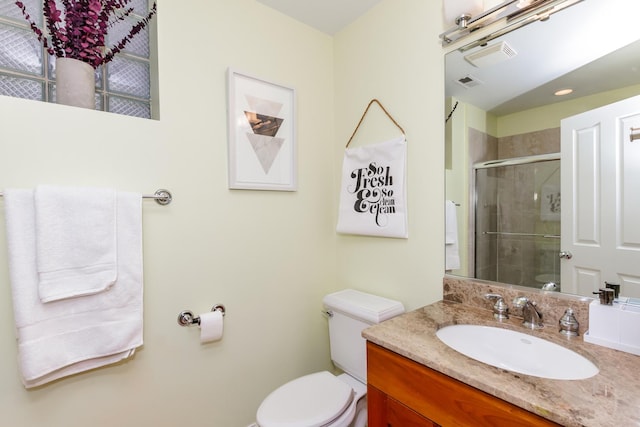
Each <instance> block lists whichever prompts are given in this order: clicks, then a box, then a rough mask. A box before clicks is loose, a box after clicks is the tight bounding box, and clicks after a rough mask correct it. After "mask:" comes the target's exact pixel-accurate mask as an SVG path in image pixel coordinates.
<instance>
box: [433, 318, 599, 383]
mask: <svg viewBox="0 0 640 427" xmlns="http://www.w3.org/2000/svg"><path fill="white" fill-rule="evenodd" d="M436 335H437V337H438V338H439V339H440V340H441V341H442V342H444V343H445V344H446V345H448V346H449V347H451V348H452V349H454V350H456V351H458V352H460V353H462V354H464V355H465V356H468V357H470V358H472V359H475V360H478V361H480V362H483V363H486V364H488V365H492V366H495V367H497V368H502V369H506V370H508V371H512V372H518V373H521V374H526V375H532V376H534V377H541V378H548V379H554V380H582V379H585V378H590V377H592V376H594V375H596V374H597V373H598V372H599V370H598V368H597V367H596V366H595V365H594V364H593V363H591V362H590V361H589V360H587V359H585V358H584V357H582V356H581V355H579V354H578V353H575V352H573V351H571V350H569V349H566V348H564V347H562V346H560V345H557V344H554V343H552V342H550V341H547V340H544V339H541V338H537V337H534V336H531V335H528V334H523V333H520V332H516V331H511V330H509V329H502V328H494V327H491V326H480V325H452V326H445V327H444V328H441V329H439V330H438V331H437V332H436Z"/></svg>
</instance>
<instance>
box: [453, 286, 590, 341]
mask: <svg viewBox="0 0 640 427" xmlns="http://www.w3.org/2000/svg"><path fill="white" fill-rule="evenodd" d="M442 290H443V299H444V300H445V301H454V302H459V303H462V304H467V305H471V306H474V307H478V308H482V309H486V310H492V307H493V304H494V301H491V300H488V299H486V298H485V297H484V296H485V295H486V294H489V293H495V294H500V295H502V297H503V298H504V301H505V302H506V303H507V305H508V306H509V316H512V317H520V318H522V310H520V309H517V308H514V307H513V300H514V299H515V298H517V297H520V296H526V297H527V298H528V299H529V300H531V301H535V303H536V304H537V307H538V310H539V311H540V312H541V313H542V320H543V323H544V324H545V327H547V328H551V327H553V328H556V327H558V321H559V320H560V318H561V317H562V315H563V314H564V311H565V310H566V309H567V308H572V309H573V312H574V316H575V317H576V319H577V320H578V323H580V336H582V335H583V334H584V333H585V332H586V331H587V330H588V329H589V303H590V302H591V301H593V298H589V297H583V296H578V295H567V294H561V293H558V292H551V291H542V290H538V289H531V288H526V287H522V286H516V285H507V284H504V283H496V282H489V281H485V280H478V279H467V278H465V277H458V276H449V275H446V276H444V279H443V283H442Z"/></svg>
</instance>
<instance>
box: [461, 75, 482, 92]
mask: <svg viewBox="0 0 640 427" xmlns="http://www.w3.org/2000/svg"><path fill="white" fill-rule="evenodd" d="M456 82H457V83H458V84H460V85H462V86H464V87H466V88H467V89H470V88H472V87H474V86H478V85H481V84H482V82H481V81H480V80H478V79H476V78H475V77H473V76H472V75H470V74H467V75H466V76H464V77H462V78H459V79H458V80H456Z"/></svg>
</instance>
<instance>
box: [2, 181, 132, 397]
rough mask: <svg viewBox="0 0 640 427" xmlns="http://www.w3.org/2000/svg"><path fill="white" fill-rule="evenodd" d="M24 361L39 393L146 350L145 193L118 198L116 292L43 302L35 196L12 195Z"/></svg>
mask: <svg viewBox="0 0 640 427" xmlns="http://www.w3.org/2000/svg"><path fill="white" fill-rule="evenodd" d="M4 197H5V203H4V204H5V211H6V223H7V244H8V249H9V251H8V255H9V273H10V279H11V294H12V298H13V312H14V317H15V323H16V332H17V338H18V359H19V366H20V371H21V374H22V381H23V383H24V385H25V387H27V388H29V387H35V386H38V385H41V384H45V383H47V382H50V381H53V380H55V379H58V378H61V377H64V376H68V375H72V374H75V373H78V372H82V371H86V370H88V369H93V368H97V367H100V366H104V365H108V364H111V363H114V362H117V361H119V360H122V359H124V358H127V357H129V356H131V355H132V354H133V352H134V350H135V348H137V347H138V346H140V345H142V342H143V340H142V320H143V319H142V314H143V310H142V206H141V194H133V193H118V195H117V204H118V209H117V224H118V228H117V241H118V247H117V253H118V280H117V283H116V284H115V285H114V286H113V287H112V288H111V289H110V290H109V292H101V293H98V294H95V295H88V296H84V297H82V298H68V299H63V300H59V301H53V302H48V303H42V301H40V297H39V295H38V273H37V271H36V248H35V239H36V231H35V220H34V218H35V208H34V192H33V191H32V190H11V189H8V190H5V193H4Z"/></svg>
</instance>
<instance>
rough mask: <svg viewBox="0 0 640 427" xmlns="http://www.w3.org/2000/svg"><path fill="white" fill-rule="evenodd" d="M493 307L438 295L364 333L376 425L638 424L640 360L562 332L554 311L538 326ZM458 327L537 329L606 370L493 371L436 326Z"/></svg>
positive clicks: (371, 411) (372, 426) (371, 416)
mask: <svg viewBox="0 0 640 427" xmlns="http://www.w3.org/2000/svg"><path fill="white" fill-rule="evenodd" d="M488 307H489V308H480V307H474V306H472V305H468V304H463V303H460V302H455V301H440V302H437V303H434V304H431V305H429V306H426V307H423V308H421V309H417V310H414V311H412V312H409V313H406V314H403V315H401V316H398V317H395V318H393V319H390V320H388V321H386V322H383V323H381V324H379V325H375V326H372V327H370V328H368V329H365V330H364V331H363V336H364V338H366V339H367V341H368V344H367V345H368V347H367V352H368V353H367V354H368V370H367V372H368V374H367V375H368V401H369V426H370V427H388V426H391V427H414V426H416V427H417V426H438V425H441V426H449V425H473V426H553V425H562V426H598V427H605V426H631V425H640V394H639V393H638V390H639V389H640V370H639V369H638V367H639V366H640V357H638V356H635V355H632V354H628V353H623V352H620V351H615V350H612V349H609V348H606V347H601V346H597V345H593V344H589V343H585V342H584V341H583V339H582V336H579V337H572V338H568V337H566V336H563V335H561V334H559V333H558V328H557V321H558V319H554V318H553V317H549V318H548V319H547V320H548V322H547V323H546V325H545V328H544V329H542V330H536V331H532V330H528V329H526V328H524V327H523V326H522V324H521V322H522V319H521V318H518V317H515V316H512V317H511V318H510V319H508V320H506V321H503V322H498V321H497V320H495V319H494V318H493V315H492V312H491V310H490V305H489V306H488ZM453 324H475V325H486V326H493V327H500V328H506V329H511V330H514V331H518V332H524V333H527V334H530V335H534V336H537V337H539V338H543V339H545V340H548V341H551V342H553V343H556V344H558V345H561V346H563V347H565V348H568V349H570V350H572V351H573V352H576V353H578V354H580V355H582V356H583V357H585V358H587V359H589V360H590V361H591V362H593V363H594V364H595V365H596V366H597V367H598V368H599V371H600V372H599V373H598V374H597V375H595V376H593V377H591V378H587V379H583V380H552V379H546V378H540V377H534V376H529V375H524V374H519V373H515V372H511V371H507V370H504V369H501V368H496V367H493V366H490V365H487V364H484V363H482V362H478V361H476V360H474V359H471V358H469V357H466V356H464V355H463V354H461V353H458V352H457V351H455V350H453V349H452V348H450V347H448V346H447V345H445V344H444V343H443V342H442V341H440V340H439V339H438V338H437V336H436V331H437V330H438V329H440V328H442V327H444V326H448V325H453ZM581 332H584V331H582V330H581ZM543 362H544V363H553V360H549V361H543Z"/></svg>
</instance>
